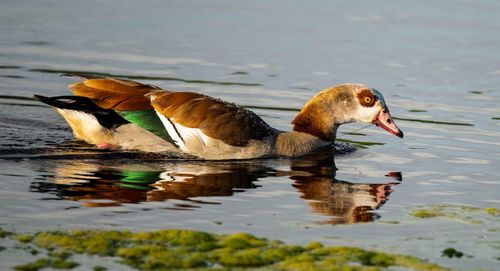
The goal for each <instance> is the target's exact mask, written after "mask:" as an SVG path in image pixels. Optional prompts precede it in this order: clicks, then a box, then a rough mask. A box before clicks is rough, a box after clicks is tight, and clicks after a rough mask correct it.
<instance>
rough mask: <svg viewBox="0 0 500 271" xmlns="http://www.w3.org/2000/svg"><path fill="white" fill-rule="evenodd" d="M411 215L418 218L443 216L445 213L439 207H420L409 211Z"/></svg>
mask: <svg viewBox="0 0 500 271" xmlns="http://www.w3.org/2000/svg"><path fill="white" fill-rule="evenodd" d="M411 215H413V216H414V217H418V218H431V217H437V216H444V215H445V214H444V213H443V212H442V211H441V210H439V209H434V208H433V209H422V210H416V211H413V212H411Z"/></svg>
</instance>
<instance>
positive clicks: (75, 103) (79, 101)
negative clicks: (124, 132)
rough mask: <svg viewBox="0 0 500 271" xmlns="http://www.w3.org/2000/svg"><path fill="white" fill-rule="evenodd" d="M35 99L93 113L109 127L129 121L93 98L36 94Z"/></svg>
mask: <svg viewBox="0 0 500 271" xmlns="http://www.w3.org/2000/svg"><path fill="white" fill-rule="evenodd" d="M34 97H35V99H37V100H39V101H40V102H42V103H46V104H48V105H50V106H53V107H56V108H59V109H66V110H74V111H80V112H84V113H87V114H91V115H93V116H94V117H95V118H96V119H97V121H98V122H99V124H101V125H102V126H103V127H104V128H107V129H116V128H118V127H120V126H121V125H124V124H127V123H129V122H128V121H127V120H126V119H124V118H123V117H122V116H120V115H119V114H118V113H116V112H115V111H114V110H111V109H104V108H101V107H99V106H97V105H96V104H95V103H94V102H93V101H92V100H91V99H89V98H87V97H82V96H55V97H45V96H41V95H34Z"/></svg>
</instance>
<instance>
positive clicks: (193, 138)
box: [156, 112, 214, 153]
mask: <svg viewBox="0 0 500 271" xmlns="http://www.w3.org/2000/svg"><path fill="white" fill-rule="evenodd" d="M156 114H157V115H158V116H159V117H160V120H161V122H162V123H163V126H165V129H166V130H167V133H168V134H169V135H170V137H171V138H172V140H174V142H175V144H176V145H177V146H178V147H179V149H181V150H182V151H184V152H187V153H194V152H201V151H203V149H205V148H206V147H207V145H208V141H210V140H214V139H213V138H209V137H208V136H207V135H205V134H204V133H203V132H202V131H201V130H200V129H197V128H189V127H186V126H183V125H180V124H179V123H176V122H174V121H173V120H172V119H170V118H167V117H165V116H163V115H162V114H159V113H158V112H157V113H156Z"/></svg>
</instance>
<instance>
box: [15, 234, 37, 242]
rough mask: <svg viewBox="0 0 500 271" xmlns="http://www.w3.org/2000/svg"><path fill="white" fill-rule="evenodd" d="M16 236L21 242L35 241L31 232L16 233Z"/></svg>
mask: <svg viewBox="0 0 500 271" xmlns="http://www.w3.org/2000/svg"><path fill="white" fill-rule="evenodd" d="M14 238H15V239H16V240H17V241H19V242H21V243H29V242H31V241H33V236H32V235H30V234H16V235H15V236H14Z"/></svg>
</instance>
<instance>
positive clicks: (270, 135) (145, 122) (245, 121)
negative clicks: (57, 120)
mask: <svg viewBox="0 0 500 271" xmlns="http://www.w3.org/2000/svg"><path fill="white" fill-rule="evenodd" d="M80 76H82V77H84V78H86V80H83V81H81V82H78V83H75V84H72V85H70V89H71V90H72V92H73V94H75V96H57V97H44V96H40V95H35V98H37V99H39V100H40V101H42V102H44V103H46V104H49V105H51V106H53V107H54V108H55V110H56V111H57V112H58V113H59V114H61V115H62V116H63V117H64V119H65V120H66V121H67V122H68V124H69V126H70V127H71V129H72V130H73V133H74V135H75V137H76V138H77V139H81V140H84V141H86V142H88V143H90V144H94V145H96V146H97V147H99V148H113V149H124V150H136V151H143V152H178V153H184V154H188V155H192V156H196V157H198V158H202V159H210V160H217V159H250V158H256V157H263V156H299V155H304V154H307V153H310V152H313V151H314V150H316V149H318V148H322V147H325V146H328V145H330V144H332V143H333V142H334V141H335V137H336V132H337V128H338V126H339V125H341V124H343V123H348V122H353V121H361V122H369V123H374V124H377V125H380V126H381V127H382V128H384V129H386V130H388V131H389V132H391V133H393V134H395V135H397V136H400V137H402V132H401V131H400V130H399V128H397V126H396V125H395V124H394V121H393V120H392V117H391V116H390V114H389V111H388V108H387V106H386V104H385V101H384V99H383V96H382V94H381V93H380V92H378V91H376V90H374V89H371V88H369V87H367V86H364V85H360V84H344V85H338V86H335V87H331V88H327V89H325V90H323V91H321V92H319V93H318V94H317V95H316V96H314V97H313V98H312V99H311V100H309V101H308V102H307V103H306V105H305V106H304V108H303V109H302V110H301V111H300V113H299V114H298V115H297V117H296V118H295V119H294V120H293V121H292V124H294V129H293V131H289V132H285V131H280V130H277V129H274V128H272V127H271V126H269V125H268V124H267V123H266V122H265V121H264V120H262V119H261V118H260V117H259V116H258V115H257V114H255V113H254V112H252V111H250V110H248V109H246V108H243V107H240V106H237V105H235V104H233V103H229V102H225V101H222V100H220V99H216V98H213V97H210V96H206V95H203V94H198V93H193V92H179V91H170V90H162V89H160V88H158V87H156V86H152V85H147V84H142V83H138V82H134V81H130V80H123V79H116V78H105V77H96V76H89V75H80Z"/></svg>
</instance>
